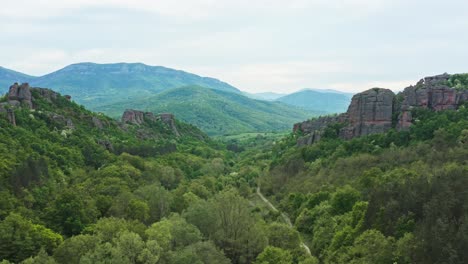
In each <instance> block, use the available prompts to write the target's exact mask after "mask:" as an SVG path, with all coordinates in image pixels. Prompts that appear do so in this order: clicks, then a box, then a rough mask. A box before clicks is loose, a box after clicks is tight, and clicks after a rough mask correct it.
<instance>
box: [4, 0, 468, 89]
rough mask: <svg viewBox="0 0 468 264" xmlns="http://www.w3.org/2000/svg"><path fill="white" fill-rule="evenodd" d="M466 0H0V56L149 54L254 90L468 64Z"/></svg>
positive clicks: (345, 82) (134, 58) (381, 82)
mask: <svg viewBox="0 0 468 264" xmlns="http://www.w3.org/2000/svg"><path fill="white" fill-rule="evenodd" d="M467 29H468V1H466V0H446V1H440V0H438V1H434V0H282V1H276V0H265V1H260V0H258V1H257V0H229V1H227V0H99V1H97V0H2V3H1V9H0V40H1V41H0V55H1V56H0V65H1V66H3V67H6V68H10V69H13V70H17V71H21V72H24V73H28V74H32V75H42V74H46V73H49V72H52V71H54V70H57V69H59V68H62V67H64V66H66V65H68V64H71V63H77V62H85V61H91V62H98V63H111V62H143V63H146V64H149V65H162V66H166V67H171V68H176V69H181V70H185V71H189V72H193V73H196V74H199V75H203V76H210V77H215V78H218V79H221V80H223V81H226V82H228V83H230V84H232V85H234V86H236V87H238V88H240V89H241V90H244V91H249V92H264V91H275V92H291V91H295V90H299V89H302V88H333V89H337V90H342V91H353V92H356V91H362V90H365V89H368V88H371V87H375V86H379V87H386V88H390V89H393V90H399V89H402V88H404V87H405V86H407V85H409V84H412V83H415V82H417V80H418V79H419V78H421V77H423V76H427V75H434V74H439V73H443V72H449V73H455V72H468V34H467V32H468V31H467Z"/></svg>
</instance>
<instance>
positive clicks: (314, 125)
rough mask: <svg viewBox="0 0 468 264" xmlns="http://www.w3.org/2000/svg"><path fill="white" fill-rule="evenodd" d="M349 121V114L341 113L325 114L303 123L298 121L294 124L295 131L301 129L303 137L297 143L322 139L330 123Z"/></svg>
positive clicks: (305, 143) (309, 142)
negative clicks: (335, 114) (334, 114)
mask: <svg viewBox="0 0 468 264" xmlns="http://www.w3.org/2000/svg"><path fill="white" fill-rule="evenodd" d="M346 121H347V115H346V114H341V115H337V116H324V117H319V118H316V119H312V120H308V121H304V122H302V123H297V124H295V125H294V128H293V132H295V133H296V132H298V131H300V132H301V133H302V134H303V135H305V136H303V137H301V138H299V139H298V141H297V144H298V145H299V146H303V145H311V144H314V143H316V142H318V141H319V140H320V138H321V137H322V134H323V132H324V129H325V128H327V126H328V125H329V124H333V123H342V122H346Z"/></svg>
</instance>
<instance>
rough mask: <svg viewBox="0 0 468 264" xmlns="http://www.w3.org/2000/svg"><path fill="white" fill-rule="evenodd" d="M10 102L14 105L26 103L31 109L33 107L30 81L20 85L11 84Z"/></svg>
mask: <svg viewBox="0 0 468 264" xmlns="http://www.w3.org/2000/svg"><path fill="white" fill-rule="evenodd" d="M7 98H8V103H9V104H10V105H12V106H20V105H21V104H24V105H26V106H27V107H28V108H29V109H31V108H32V96H31V89H30V87H29V84H28V83H23V84H21V85H18V83H15V84H13V85H12V86H10V89H9V91H8V97H7Z"/></svg>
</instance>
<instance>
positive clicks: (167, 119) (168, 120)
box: [158, 113, 180, 137]
mask: <svg viewBox="0 0 468 264" xmlns="http://www.w3.org/2000/svg"><path fill="white" fill-rule="evenodd" d="M158 119H159V120H161V121H162V122H163V123H165V124H166V125H168V126H169V127H170V128H171V129H172V131H173V132H174V134H175V135H176V136H177V137H180V134H179V131H178V130H177V126H176V124H175V118H174V115H173V114H170V113H162V114H160V115H159V116H158Z"/></svg>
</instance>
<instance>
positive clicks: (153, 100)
mask: <svg viewBox="0 0 468 264" xmlns="http://www.w3.org/2000/svg"><path fill="white" fill-rule="evenodd" d="M125 108H137V109H141V110H144V111H148V112H154V113H163V112H170V113H173V114H175V116H176V117H177V118H179V119H181V120H184V121H187V122H190V123H192V124H194V125H196V126H197V127H199V128H201V129H202V130H203V131H205V132H206V133H208V134H209V135H224V134H239V133H243V132H252V131H284V130H288V129H289V128H290V127H288V125H291V124H293V123H294V122H295V121H296V122H297V121H298V120H301V118H302V119H303V118H310V117H311V116H316V115H319V114H323V112H314V111H306V110H303V109H300V108H297V107H294V106H289V105H286V104H283V103H280V102H268V101H262V100H255V99H251V98H248V97H246V96H243V95H241V94H237V93H231V92H226V91H220V90H215V89H207V88H204V87H200V86H185V87H180V88H174V89H170V90H166V91H163V92H161V93H158V94H156V95H154V96H152V97H148V98H145V99H140V100H134V101H127V102H125V103H124V102H122V103H116V104H112V105H108V106H103V107H98V108H97V110H98V111H101V112H104V113H109V114H110V115H111V116H117V115H119V114H120V113H121V112H122V111H123V110H124V109H125Z"/></svg>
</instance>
